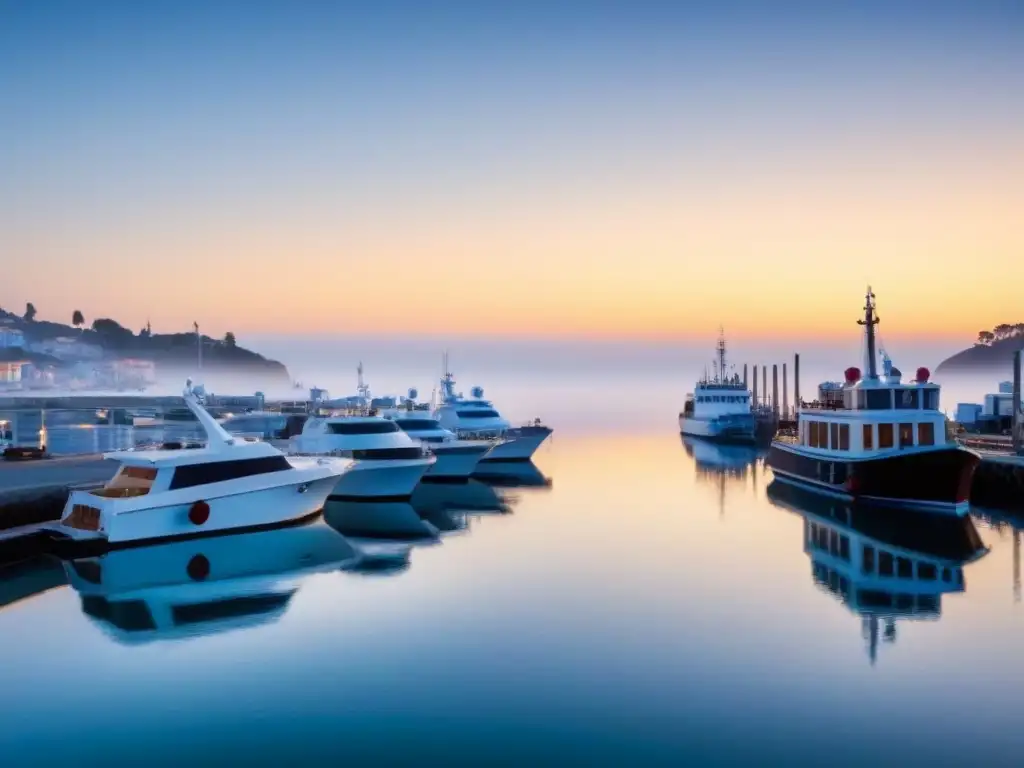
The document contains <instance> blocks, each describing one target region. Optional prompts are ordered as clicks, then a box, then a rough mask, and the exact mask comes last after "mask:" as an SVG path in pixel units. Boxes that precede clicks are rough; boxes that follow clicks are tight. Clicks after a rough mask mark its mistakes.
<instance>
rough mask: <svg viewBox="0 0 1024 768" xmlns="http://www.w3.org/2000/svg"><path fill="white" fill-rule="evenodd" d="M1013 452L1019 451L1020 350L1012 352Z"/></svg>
mask: <svg viewBox="0 0 1024 768" xmlns="http://www.w3.org/2000/svg"><path fill="white" fill-rule="evenodd" d="M1011 426H1012V428H1013V452H1014V453H1018V454H1019V453H1020V452H1021V408H1020V350H1019V349H1018V350H1017V351H1016V352H1014V353H1013V421H1012V422H1011Z"/></svg>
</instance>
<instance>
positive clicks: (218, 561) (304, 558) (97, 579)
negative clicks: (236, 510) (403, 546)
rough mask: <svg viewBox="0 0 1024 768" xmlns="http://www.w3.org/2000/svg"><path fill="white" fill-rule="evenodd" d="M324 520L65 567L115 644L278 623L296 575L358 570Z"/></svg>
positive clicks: (355, 557)
mask: <svg viewBox="0 0 1024 768" xmlns="http://www.w3.org/2000/svg"><path fill="white" fill-rule="evenodd" d="M362 559H363V555H362V553H360V551H359V550H357V549H356V548H355V547H353V546H352V544H351V543H350V542H348V541H346V539H345V538H344V537H343V536H341V535H339V534H338V533H337V531H335V530H333V529H332V528H330V527H329V526H327V525H324V524H323V523H322V522H319V521H318V522H315V523H312V524H309V525H303V526H295V527H291V528H282V529H278V530H273V531H261V532H257V533H247V534H237V535H233V536H218V537H212V538H207V539H192V540H188V541H179V542H175V543H173V544H161V545H158V546H152V547H138V548H134V549H123V550H116V551H113V552H108V553H106V554H104V555H102V556H99V557H92V558H84V559H79V560H71V561H68V562H67V563H65V564H64V569H65V572H66V575H67V579H68V582H69V583H70V584H71V586H72V587H73V588H74V589H75V591H77V592H78V593H79V596H80V598H81V605H82V611H83V612H84V613H85V614H86V615H87V616H89V617H90V619H92V620H93V621H95V622H96V623H97V624H98V625H99V626H100V627H101V628H102V629H103V631H104V632H105V633H106V634H107V635H108V636H110V637H111V638H113V639H114V640H116V641H117V642H119V643H124V644H130V645H134V644H139V643H146V642H150V641H153V640H175V639H182V638H188V637H194V636H198V635H207V634H212V633H216V632H224V631H229V630H234V629H243V628H246V627H251V626H256V625H260V624H267V623H272V622H274V621H276V620H277V619H278V618H280V617H281V616H282V615H283V614H284V612H285V610H287V607H288V603H289V601H290V600H291V598H292V595H293V594H295V592H296V591H298V588H299V583H300V581H301V578H302V577H305V576H308V575H310V574H313V573H320V572H326V571H332V570H339V569H342V568H346V569H350V568H357V567H359V566H360V564H361V560H362Z"/></svg>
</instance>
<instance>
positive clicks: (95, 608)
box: [82, 595, 156, 632]
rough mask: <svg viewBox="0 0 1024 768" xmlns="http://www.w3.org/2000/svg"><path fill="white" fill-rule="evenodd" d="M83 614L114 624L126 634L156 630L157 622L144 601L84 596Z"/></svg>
mask: <svg viewBox="0 0 1024 768" xmlns="http://www.w3.org/2000/svg"><path fill="white" fill-rule="evenodd" d="M82 612H83V613H85V614H86V615H88V616H92V617H93V618H96V619H101V620H102V621H105V622H107V623H109V624H113V625H114V626H115V627H117V628H118V629H123V630H124V631H125V632H137V631H142V630H147V629H156V622H155V621H153V615H152V614H151V613H150V612H149V607H148V606H147V605H146V603H145V601H144V600H115V601H113V602H111V601H109V600H107V599H106V598H105V597H99V596H98V595H83V596H82Z"/></svg>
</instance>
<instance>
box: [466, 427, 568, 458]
mask: <svg viewBox="0 0 1024 768" xmlns="http://www.w3.org/2000/svg"><path fill="white" fill-rule="evenodd" d="M551 432H552V430H551V429H549V428H548V427H526V428H524V429H522V430H509V431H508V432H507V433H506V435H505V440H504V441H502V442H500V443H496V444H495V445H494V446H493V447H492V448H491V450H489V451H488V452H487V453H486V454H484V457H483V458H482V459H481V460H480V463H481V464H489V463H493V462H499V461H530V460H531V459H532V458H533V454H535V453H536V452H537V449H538V448H540V446H541V443H543V442H544V441H545V440H547V439H548V435H550V434H551Z"/></svg>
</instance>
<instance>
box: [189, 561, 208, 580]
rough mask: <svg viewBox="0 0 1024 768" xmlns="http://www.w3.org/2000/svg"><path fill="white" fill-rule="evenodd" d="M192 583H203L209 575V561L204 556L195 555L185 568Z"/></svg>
mask: <svg viewBox="0 0 1024 768" xmlns="http://www.w3.org/2000/svg"><path fill="white" fill-rule="evenodd" d="M185 570H186V571H187V572H188V577H189V578H190V579H192V581H204V580H205V579H206V577H207V576H209V575H210V561H209V560H208V559H207V557H206V555H195V556H194V557H193V558H192V559H191V560H189V561H188V565H186V566H185Z"/></svg>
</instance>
